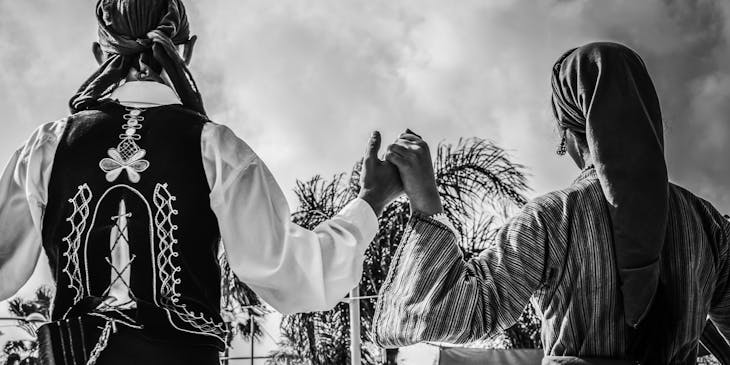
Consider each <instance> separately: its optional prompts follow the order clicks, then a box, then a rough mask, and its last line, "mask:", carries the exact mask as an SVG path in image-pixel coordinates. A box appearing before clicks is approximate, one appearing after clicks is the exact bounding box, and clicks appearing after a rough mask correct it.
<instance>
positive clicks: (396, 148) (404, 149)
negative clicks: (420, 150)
mask: <svg viewBox="0 0 730 365" xmlns="http://www.w3.org/2000/svg"><path fill="white" fill-rule="evenodd" d="M397 142H398V141H396V143H393V144H392V145H390V146H388V153H395V154H398V155H400V156H401V157H406V156H408V154H409V153H410V148H409V147H408V146H407V145H404V144H399V143H397Z"/></svg>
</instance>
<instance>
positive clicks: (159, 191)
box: [153, 184, 226, 343]
mask: <svg viewBox="0 0 730 365" xmlns="http://www.w3.org/2000/svg"><path fill="white" fill-rule="evenodd" d="M175 199H176V198H175V197H174V196H172V195H171V194H170V192H169V190H168V189H167V184H157V186H155V192H154V197H153V200H154V205H155V207H156V213H155V226H156V232H157V238H158V248H159V252H158V254H157V267H158V269H159V275H160V276H159V278H160V303H159V304H160V305H161V306H162V307H163V308H164V309H166V310H167V311H168V319H169V320H170V324H172V326H173V327H175V328H177V329H178V330H180V331H185V332H191V331H188V330H185V329H183V328H180V327H178V326H177V325H176V324H175V323H174V321H173V320H172V317H171V316H170V313H175V314H176V315H177V317H178V318H180V319H181V320H182V321H183V322H185V323H187V324H188V325H190V326H191V327H193V328H195V329H196V330H198V331H199V332H200V334H205V335H210V336H214V337H216V338H218V339H220V340H221V341H222V342H224V343H225V336H226V330H225V327H224V326H223V324H222V323H216V322H215V321H213V320H212V319H208V318H205V316H204V315H203V313H198V314H196V313H195V312H193V311H191V310H190V309H188V308H187V306H186V305H185V303H178V302H179V300H180V293H178V292H177V289H176V286H177V284H180V279H179V278H177V277H176V274H177V273H178V272H180V270H181V268H180V267H179V266H177V265H175V264H174V263H173V262H172V259H173V258H174V257H178V253H177V251H175V244H177V243H178V241H177V239H175V231H176V230H177V228H178V227H177V226H176V225H174V224H173V223H172V216H174V215H177V210H175V209H174V208H173V206H172V202H173V201H175ZM192 333H197V332H192Z"/></svg>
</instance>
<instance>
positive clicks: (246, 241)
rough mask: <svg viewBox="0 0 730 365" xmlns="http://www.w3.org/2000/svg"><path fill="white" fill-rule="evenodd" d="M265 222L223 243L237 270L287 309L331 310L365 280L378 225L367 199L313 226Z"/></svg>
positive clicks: (271, 300) (274, 304)
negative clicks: (368, 253)
mask: <svg viewBox="0 0 730 365" xmlns="http://www.w3.org/2000/svg"><path fill="white" fill-rule="evenodd" d="M258 214H259V215H258V217H261V215H262V213H261V210H259V213H258ZM252 219H253V218H252ZM266 222H269V223H263V222H261V224H253V225H251V226H250V227H249V228H248V230H247V232H243V233H242V234H243V235H245V236H243V235H239V236H238V237H242V238H239V239H238V241H235V244H231V243H233V242H234V241H233V239H228V240H225V241H224V243H226V242H227V243H226V251H227V253H228V256H229V261H230V264H231V269H232V270H233V271H234V273H235V274H236V275H237V276H238V277H239V279H241V280H242V281H244V282H246V283H247V284H249V286H250V287H251V289H253V290H254V291H255V292H256V293H257V294H258V295H260V296H261V297H262V298H263V299H264V300H265V301H266V302H267V303H269V304H270V305H271V306H272V307H274V308H275V309H277V310H278V311H280V312H282V313H296V312H311V311H321V310H328V309H331V308H332V307H334V306H335V305H336V304H337V303H338V302H339V301H340V300H341V299H342V298H344V297H345V295H346V294H347V292H348V291H349V290H350V289H351V288H352V287H353V286H355V285H357V283H358V282H359V281H360V277H361V275H362V262H363V260H364V254H365V250H366V249H367V246H368V244H369V243H370V241H372V239H373V237H374V236H375V233H376V232H377V225H378V223H377V219H376V217H375V214H374V213H373V212H372V209H371V208H370V207H369V205H368V203H366V202H364V201H362V200H355V201H353V202H351V203H350V204H348V205H347V206H346V207H345V208H344V209H343V210H342V211H341V212H340V213H339V214H337V215H336V216H335V217H333V218H332V219H329V220H327V221H325V222H323V223H322V224H320V225H319V226H317V227H316V228H315V229H314V230H307V229H305V228H303V227H300V226H298V225H296V224H294V223H291V222H290V221H289V218H288V215H286V216H284V215H276V217H272V218H269V219H266ZM252 223H256V222H252ZM224 231H226V230H224ZM224 234H225V236H229V237H232V236H233V234H234V232H224ZM225 236H224V238H225Z"/></svg>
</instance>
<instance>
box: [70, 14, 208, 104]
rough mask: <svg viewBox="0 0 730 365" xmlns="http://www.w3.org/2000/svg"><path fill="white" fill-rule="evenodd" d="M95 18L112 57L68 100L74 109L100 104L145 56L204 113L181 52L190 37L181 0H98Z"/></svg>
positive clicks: (183, 97)
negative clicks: (182, 45)
mask: <svg viewBox="0 0 730 365" xmlns="http://www.w3.org/2000/svg"><path fill="white" fill-rule="evenodd" d="M96 18H97V22H98V26H99V28H98V36H99V44H100V46H101V49H102V50H103V51H104V52H106V53H107V54H108V55H109V57H108V58H107V60H106V61H105V62H104V63H103V64H102V65H101V66H100V67H99V69H98V70H97V71H96V72H94V74H92V75H91V77H89V79H88V80H86V82H84V84H83V85H81V87H80V88H79V90H78V92H77V93H76V94H75V95H74V96H73V97H72V98H71V100H70V101H69V105H70V107H71V112H72V113H75V112H77V111H80V110H85V109H88V108H90V107H93V106H94V105H96V104H97V103H98V101H99V99H101V98H102V97H104V96H106V95H107V94H109V93H110V92H111V91H112V90H113V89H114V87H116V85H117V84H118V83H119V82H120V81H121V80H122V79H124V78H125V77H126V76H127V74H128V73H129V70H130V69H131V68H132V67H134V66H135V64H136V63H137V64H138V63H139V62H144V63H145V64H147V65H150V66H151V67H152V68H153V70H155V71H158V72H159V71H161V69H164V70H165V71H167V74H168V76H169V77H170V81H172V84H173V85H172V86H173V87H174V88H175V91H176V92H177V94H178V96H179V97H180V100H181V102H182V104H183V106H186V107H188V108H190V109H192V110H194V111H197V112H199V113H202V114H205V110H204V108H203V101H202V97H201V96H200V93H199V92H198V88H197V86H196V84H195V81H194V80H193V77H192V75H191V74H190V71H189V70H188V68H187V66H186V65H185V61H184V60H183V59H182V58H181V57H180V55H179V54H178V53H177V48H176V45H178V44H182V43H185V42H187V41H188V40H189V39H190V25H189V23H188V18H187V15H186V14H185V6H184V5H183V3H182V1H181V0H98V2H97V4H96ZM153 39H156V40H157V41H153Z"/></svg>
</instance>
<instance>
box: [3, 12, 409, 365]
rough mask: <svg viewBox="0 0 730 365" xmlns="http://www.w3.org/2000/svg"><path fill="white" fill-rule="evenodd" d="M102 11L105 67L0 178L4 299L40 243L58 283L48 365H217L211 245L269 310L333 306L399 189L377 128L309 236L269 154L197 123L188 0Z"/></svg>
mask: <svg viewBox="0 0 730 365" xmlns="http://www.w3.org/2000/svg"><path fill="white" fill-rule="evenodd" d="M96 17H97V21H98V35H99V39H98V42H96V43H94V47H93V51H94V55H95V56H96V59H97V60H98V61H99V64H100V67H99V69H98V70H97V71H96V72H94V73H93V74H92V75H91V76H90V77H89V79H88V80H86V82H84V83H83V84H82V85H81V87H80V88H79V90H78V92H77V93H76V94H75V95H74V96H73V97H72V98H71V100H70V102H69V104H70V107H71V111H72V113H73V114H72V115H70V116H69V117H67V118H64V119H62V120H60V121H57V122H52V123H48V124H45V125H43V126H41V127H40V128H39V129H38V130H37V131H36V132H35V133H34V134H33V135H32V136H31V137H30V139H29V140H28V141H27V142H26V143H25V144H24V145H23V146H22V147H21V148H20V149H19V150H18V151H17V152H16V153H15V155H14V156H13V157H12V158H11V160H10V163H9V165H8V166H7V168H6V169H5V172H4V173H3V174H2V176H1V177H0V278H2V280H0V300H4V299H7V298H9V297H10V296H12V295H13V294H14V293H15V292H16V291H17V290H18V289H19V288H20V287H21V286H22V285H23V284H24V283H25V282H26V280H27V279H28V277H29V276H30V274H31V273H32V271H33V267H34V264H35V263H36V261H37V259H38V256H39V255H40V253H41V251H44V252H45V254H46V256H47V257H48V260H49V264H50V266H51V271H52V274H53V277H54V280H55V284H56V295H55V298H54V299H53V310H52V315H51V316H52V322H51V323H49V324H46V325H43V326H42V327H41V328H40V329H39V339H40V345H41V348H40V354H41V358H42V361H43V362H44V363H45V364H94V363H96V364H105V365H106V364H142V365H144V364H203V365H205V364H217V363H218V353H219V351H222V350H223V349H224V347H225V344H226V336H227V333H226V331H225V326H224V324H223V321H222V319H221V316H220V313H219V311H220V268H219V266H218V259H217V257H218V250H219V242H220V241H222V242H223V246H224V248H225V252H226V256H227V259H228V262H229V263H230V267H231V269H232V270H233V272H234V273H235V274H236V275H237V276H238V278H239V279H241V280H242V281H244V282H245V283H246V284H247V285H249V287H251V288H252V289H253V290H254V291H255V292H256V293H257V294H258V295H259V296H261V297H262V298H263V299H264V300H265V301H267V302H268V304H270V305H272V306H273V307H274V308H276V309H277V310H279V311H281V312H283V313H292V312H305V311H317V310H327V309H330V308H331V307H333V306H334V305H335V304H337V303H338V302H339V301H340V300H341V299H342V298H343V297H344V296H345V294H346V293H347V292H348V291H349V290H350V289H351V288H352V287H354V286H355V285H356V284H357V283H358V281H359V279H360V276H361V273H362V260H363V257H364V253H365V250H366V248H367V245H368V244H369V242H370V241H371V240H372V239H373V238H374V236H375V233H376V231H377V228H378V221H377V217H378V215H379V214H380V212H381V211H382V209H383V207H384V205H385V204H387V203H388V202H389V201H390V200H392V199H394V198H395V197H397V196H398V195H399V194H400V193H401V186H400V179H399V177H398V174H397V171H396V170H395V168H394V167H393V166H392V165H390V163H387V162H384V161H380V160H379V159H378V157H377V152H378V149H379V146H380V136H379V134H377V133H374V134H373V136H372V137H371V139H370V143H369V144H368V148H367V155H366V156H365V159H364V163H363V171H362V176H363V177H362V180H361V192H360V195H359V197H358V198H357V199H354V200H353V201H351V202H350V203H349V204H348V205H347V206H346V207H345V208H343V210H342V211H341V212H340V213H339V214H337V215H336V216H335V217H333V218H332V219H330V220H328V221H325V222H323V223H322V224H320V225H319V226H318V227H317V228H315V229H314V230H313V231H309V230H306V229H304V228H302V227H299V226H297V225H295V224H293V223H291V222H290V210H289V206H288V204H287V202H286V199H285V197H284V194H283V193H282V191H281V188H280V187H279V185H278V184H277V182H276V180H275V179H274V177H273V176H272V174H271V173H270V171H269V170H268V168H267V167H266V165H265V164H264V162H263V161H261V159H260V158H259V157H258V156H257V155H256V154H255V153H254V152H253V151H252V150H251V148H250V147H249V146H248V145H247V144H246V143H245V142H243V141H242V140H241V139H239V138H238V137H237V136H236V135H235V134H234V133H233V132H232V131H231V130H230V129H228V128H227V127H225V126H223V125H219V124H215V123H213V122H211V121H209V120H208V118H207V117H206V113H205V109H204V108H203V102H202V98H201V95H200V92H199V91H198V89H197V87H196V84H195V82H194V80H193V77H192V74H191V73H190V71H189V70H188V66H187V65H188V63H189V62H190V59H191V57H192V53H193V47H194V45H195V41H196V37H195V36H191V35H190V30H189V23H188V20H187V16H186V13H185V7H184V5H183V3H182V2H181V1H180V0H99V1H98V3H97V6H96ZM179 50H181V51H182V56H181V55H180V54H179V53H178V51H179ZM376 180H377V181H378V184H377V186H375V184H374V181H376Z"/></svg>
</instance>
